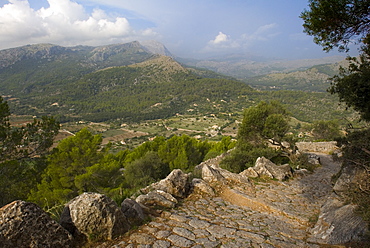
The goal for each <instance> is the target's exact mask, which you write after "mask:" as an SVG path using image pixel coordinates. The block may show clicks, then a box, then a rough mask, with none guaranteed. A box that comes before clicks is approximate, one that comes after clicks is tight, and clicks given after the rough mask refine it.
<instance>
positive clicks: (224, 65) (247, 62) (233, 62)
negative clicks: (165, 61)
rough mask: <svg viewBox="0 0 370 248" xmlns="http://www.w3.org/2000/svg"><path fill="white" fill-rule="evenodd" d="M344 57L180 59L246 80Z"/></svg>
mask: <svg viewBox="0 0 370 248" xmlns="http://www.w3.org/2000/svg"><path fill="white" fill-rule="evenodd" d="M343 59H344V57H341V56H332V57H326V58H322V59H302V60H268V59H266V58H263V57H258V56H252V55H245V54H231V55H225V56H222V57H215V58H211V59H207V60H195V59H182V60H180V61H181V62H183V63H184V64H187V65H190V66H195V67H198V68H205V69H209V70H212V71H215V72H217V73H221V74H225V75H228V76H232V77H234V78H237V79H241V80H244V79H246V78H251V77H256V76H261V75H267V74H271V73H287V72H293V71H298V70H305V69H308V68H310V67H312V66H315V65H322V64H333V63H336V62H339V61H342V60H343Z"/></svg>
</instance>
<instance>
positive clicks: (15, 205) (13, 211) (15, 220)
mask: <svg viewBox="0 0 370 248" xmlns="http://www.w3.org/2000/svg"><path fill="white" fill-rule="evenodd" d="M0 247H73V243H72V235H70V233H68V231H67V230H65V229H64V228H63V227H62V226H61V225H59V224H58V223H57V222H56V221H54V220H53V219H51V218H50V216H49V215H48V214H46V213H45V212H44V211H43V210H42V209H41V208H40V207H39V206H37V205H36V204H34V203H30V202H24V201H14V202H12V203H10V204H8V205H6V206H4V207H2V208H1V209H0Z"/></svg>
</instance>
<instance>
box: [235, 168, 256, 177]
mask: <svg viewBox="0 0 370 248" xmlns="http://www.w3.org/2000/svg"><path fill="white" fill-rule="evenodd" d="M239 174H240V175H242V176H245V177H252V178H256V177H258V173H257V172H256V171H255V170H254V169H253V167H249V168H248V169H246V170H244V171H242V172H240V173H239Z"/></svg>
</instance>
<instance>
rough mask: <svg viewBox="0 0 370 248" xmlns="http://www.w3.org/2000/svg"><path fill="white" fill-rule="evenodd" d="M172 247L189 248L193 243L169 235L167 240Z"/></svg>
mask: <svg viewBox="0 0 370 248" xmlns="http://www.w3.org/2000/svg"><path fill="white" fill-rule="evenodd" d="M167 239H168V240H169V241H170V242H171V243H172V244H173V245H176V246H179V247H190V246H192V245H193V244H194V242H193V241H191V240H188V239H186V238H184V237H181V236H178V235H171V236H169V237H168V238H167Z"/></svg>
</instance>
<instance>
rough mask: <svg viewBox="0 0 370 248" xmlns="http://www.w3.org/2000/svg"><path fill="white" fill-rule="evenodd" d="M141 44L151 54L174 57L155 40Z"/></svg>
mask: <svg viewBox="0 0 370 248" xmlns="http://www.w3.org/2000/svg"><path fill="white" fill-rule="evenodd" d="M140 44H141V45H142V46H143V47H144V48H145V49H146V50H147V51H148V52H150V53H154V54H159V55H164V56H169V57H174V56H173V55H172V54H171V53H170V51H168V49H167V48H166V47H165V46H164V45H163V44H162V43H160V42H158V41H155V40H148V41H141V42H140Z"/></svg>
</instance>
